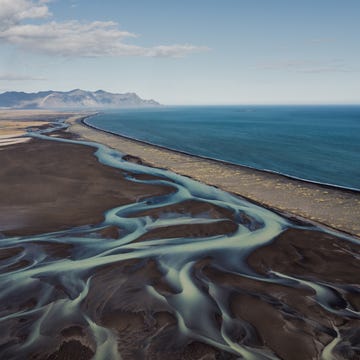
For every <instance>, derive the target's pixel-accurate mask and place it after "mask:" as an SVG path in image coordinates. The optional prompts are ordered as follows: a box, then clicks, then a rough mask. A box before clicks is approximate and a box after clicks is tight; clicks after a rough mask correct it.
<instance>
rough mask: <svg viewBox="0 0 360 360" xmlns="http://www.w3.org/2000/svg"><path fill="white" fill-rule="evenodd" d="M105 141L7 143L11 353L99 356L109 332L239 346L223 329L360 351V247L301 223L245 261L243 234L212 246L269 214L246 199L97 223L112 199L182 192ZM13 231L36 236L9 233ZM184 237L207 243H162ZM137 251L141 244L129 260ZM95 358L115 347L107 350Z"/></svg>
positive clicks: (185, 350) (7, 331)
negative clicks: (120, 157) (241, 205)
mask: <svg viewBox="0 0 360 360" xmlns="http://www.w3.org/2000/svg"><path fill="white" fill-rule="evenodd" d="M57 136H61V132H60V133H58V134H57ZM68 137H69V136H68ZM70 138H71V136H70ZM93 152H94V149H92V148H89V147H86V146H81V145H73V144H63V143H56V142H51V141H45V140H32V141H31V142H30V143H27V144H20V145H12V146H9V147H7V148H3V149H1V150H0V164H1V172H0V180H1V186H0V199H1V202H0V232H1V233H2V234H3V235H4V236H3V239H1V240H0V245H2V244H5V245H4V246H1V247H0V276H2V275H3V276H4V277H3V278H1V277H0V290H1V291H0V320H1V321H0V334H1V336H0V358H1V359H2V358H4V359H37V360H38V359H47V360H60V359H64V360H65V359H77V360H82V359H84V360H85V359H91V358H92V357H93V356H95V355H96V351H97V349H99V348H101V346H102V345H104V344H106V343H107V342H108V341H110V342H111V341H113V343H114V344H115V350H117V351H118V352H119V353H120V354H121V357H122V359H124V360H132V359H164V360H165V359H166V360H167V359H172V360H180V359H188V360H192V359H198V360H210V359H213V360H215V359H216V360H218V359H223V360H230V359H238V358H241V356H240V355H239V354H236V351H230V350H229V348H227V349H223V348H221V346H217V345H216V341H215V342H211V341H209V339H210V338H212V337H213V338H214V339H215V340H219V339H218V337H219V336H220V335H219V334H223V333H224V334H227V336H229V338H230V341H231V342H233V343H234V344H240V345H241V346H243V347H244V348H245V349H255V350H259V351H260V352H261V354H262V355H263V356H265V355H268V356H273V357H274V358H280V359H289V360H298V359H299V360H302V359H304V360H305V359H321V358H322V357H323V358H326V356H325V355H327V354H330V356H329V357H328V359H339V360H340V359H360V348H359V343H360V330H359V329H360V323H359V316H358V315H356V311H359V309H360V288H359V284H360V275H359V274H360V266H359V258H360V247H359V245H357V244H354V243H352V242H349V241H346V240H343V239H340V238H338V237H336V236H334V235H329V234H326V233H324V232H322V231H317V230H316V229H314V228H309V229H304V228H303V229H299V228H292V227H289V228H288V229H287V230H285V231H284V232H282V233H281V234H280V235H277V236H276V238H275V239H274V241H273V242H270V243H268V244H266V245H264V246H262V247H260V248H258V249H256V250H255V251H253V252H252V253H250V255H249V256H248V257H246V258H245V259H243V258H242V251H243V250H242V248H241V246H242V245H243V244H242V241H243V239H242V238H241V237H240V238H239V244H238V247H234V248H231V247H230V248H224V250H222V249H221V250H217V251H211V250H208V251H207V246H209V245H211V244H212V243H211V241H212V240H214V241H216V239H219V238H220V239H221V240H222V241H224V243H225V242H226V241H227V239H229V238H231V236H233V235H234V234H235V233H236V231H237V228H238V225H239V224H240V225H243V228H244V229H248V230H249V231H250V232H254V233H256V231H257V230H258V229H261V227H262V226H263V225H262V224H261V221H260V220H259V219H257V218H256V217H252V216H251V215H249V214H247V213H246V211H245V210H244V211H243V212H238V213H235V212H234V211H232V210H231V209H230V208H229V207H227V206H226V204H225V205H223V206H221V204H217V205H215V204H212V203H210V202H207V201H206V199H203V200H201V199H188V200H183V201H179V202H177V203H174V204H166V205H163V206H159V207H157V208H151V209H146V210H141V211H133V212H130V213H129V214H128V215H127V217H126V221H128V222H129V224H132V223H131V222H132V221H136V220H137V219H142V220H141V221H143V223H144V224H145V223H146V221H148V222H149V223H151V224H152V225H156V224H157V223H156V221H158V220H159V219H160V220H161V219H166V220H171V219H179V220H183V219H186V218H187V217H191V218H193V219H208V220H213V221H212V222H209V223H199V224H195V223H189V224H181V223H179V224H176V223H173V224H170V225H169V224H166V223H165V225H164V226H154V227H151V226H150V227H149V228H147V229H146V231H144V233H138V234H137V235H136V236H135V235H134V237H133V238H132V239H131V241H130V242H129V243H126V242H124V244H125V245H124V244H122V243H119V241H120V242H121V241H124V239H126V237H127V236H129V235H130V236H131V235H132V231H134V232H135V230H136V229H135V227H134V229H132V228H131V227H130V228H126V226H125V227H122V226H116V225H109V224H104V225H101V224H99V223H101V222H102V220H103V218H104V216H103V213H104V211H106V210H108V209H111V208H113V207H116V206H119V205H121V204H131V203H136V202H137V201H139V200H140V199H144V198H148V197H150V196H156V195H164V194H171V193H173V192H174V191H175V187H173V186H171V181H169V183H168V185H166V186H164V185H151V184H146V183H134V182H131V181H129V180H126V179H125V178H124V172H123V171H120V170H116V169H113V168H110V167H107V166H104V165H101V164H100V163H99V162H98V161H97V159H96V158H95V156H94V155H93ZM129 160H132V161H134V162H138V161H137V160H136V159H135V160H134V159H129ZM127 175H129V174H128V173H127ZM132 176H133V177H134V178H135V179H137V180H144V181H147V180H149V181H153V180H158V179H159V177H157V176H154V175H152V174H132ZM149 219H151V221H152V222H151V221H150V220H149ZM139 221H140V220H139ZM92 224H94V225H93V226H90V225H92ZM81 225H86V226H84V227H83V228H79V229H76V230H74V231H72V230H68V232H64V234H60V235H56V234H52V235H51V236H46V237H44V238H41V237H36V236H35V237H31V236H29V235H30V234H37V233H40V234H42V233H45V232H50V231H57V230H62V229H70V228H72V227H76V226H81ZM296 225H297V226H300V225H301V223H297V224H296ZM1 229H2V230H1ZM135 233H136V232H135ZM12 235H26V237H25V238H19V239H14V241H13V242H11V239H10V240H9V238H8V236H12ZM221 236H222V237H221ZM172 238H180V240H181V238H190V239H191V242H196V241H199V242H200V244H202V243H201V241H202V239H204V242H203V244H204V245H203V249H204V251H203V252H201V251H200V252H199V251H198V250H196V251H193V252H191V251H190V252H189V254H187V253H186V246H187V244H186V242H185V240H186V239H183V240H184V243H183V244H182V245H181V246H182V247H183V249H184V253H185V255H186V256H184V255H183V253H182V252H181V250H182V248H181V247H180V251H179V248H176V247H175V249H177V251H179V252H178V253H173V251H172V249H170V250H169V251H168V252H166V251H164V252H163V253H161V252H160V251H161V249H162V247H161V245H159V246H158V248H159V253H156V252H155V253H154V254H155V255H151V248H152V247H153V248H155V249H156V246H157V245H156V244H158V243H159V242H160V243H161V242H165V244H166V246H170V245H171V241H172ZM6 241H9V242H8V243H6ZM149 243H153V245H149V247H147V245H146V244H149ZM6 244H7V245H6ZM142 249H145V250H146V251H150V252H149V254H150V255H143V254H141V251H142ZM149 249H150V250H149ZM239 249H240V250H239ZM136 251H139V252H138V254H139V255H138V256H135V257H134V258H129V259H126V255H127V254H131V253H132V252H136ZM107 252H108V253H107ZM177 254H178V255H177ZM116 256H119V259H117V257H116ZM121 256H125V258H121ZM167 256H170V257H171V259H172V260H173V262H174V268H175V263H176V262H177V261H179V263H181V261H184V264H182V265H179V264H176V265H178V266H179V268H180V270H181V276H180V275H179V274H175V275H174V274H173V276H170V275H171V269H167V268H166V265H167V264H168V263H167V262H166V258H167ZM112 257H114V258H112ZM237 258H238V261H235V263H234V260H236V259H237ZM102 260H106V261H103V262H101V261H102ZM242 262H244V265H241V264H242ZM77 264H78V265H79V268H76V266H77ZM189 264H190V265H191V268H190V270H189V272H188V273H187V272H186V271H185V270H186V267H187V266H188V265H189ZM237 265H238V267H237ZM52 266H53V267H52ZM246 266H248V267H249V269H250V270H249V269H248V268H247V267H246ZM44 268H45V270H43V269H44ZM184 269H185V270H184ZM27 271H28V272H27ZM169 274H170V275H169ZM249 274H250V275H249ZM178 275H179V277H177V276H178ZM281 276H283V278H282V279H280V277H281ZM286 277H287V278H286ZM289 278H294V279H296V281H292V280H289ZM179 279H180V280H181V281H179V282H178V280H179ZM187 281H190V282H191V284H189V283H188V282H187ZM298 281H304V283H299V282H298ZM179 284H180V285H181V286H180V285H179ZM314 284H315V285H316V284H317V285H321V286H324V287H325V288H326V289H327V290H329V291H330V292H331V296H330V295H328V296H327V297H326V299H327V300H328V301H329V308H328V309H326V308H324V301H322V300H321V299H317V298H316V292H315V290H314V288H313V286H314ZM191 286H194V290H193V291H191V289H190V291H189V288H190V287H191ZM197 291H198V292H197ZM183 294H187V297H185V298H182V297H181V296H182V295H183ZM194 309H195V310H194ZM349 309H350V310H351V311H353V313H351V312H349V311H348V310H349ZM193 310H194V311H193ZM345 310H346V311H347V312H346V311H345ZM188 312H191V313H190V316H189V317H188V318H187V322H186V325H187V326H188V328H189V329H192V331H193V333H192V335H189V334H188V335H184V332H183V331H181V326H180V322H179V314H182V315H183V316H185V315H186V314H187V313H188ZM334 341H335V342H336V344H335V343H334ZM331 344H334V346H332V349H331V350H330V351H328V352H327V351H325V352H324V349H328V348H331ZM97 356H98V358H100V359H112V358H113V357H112V356H110V357H109V355H108V353H107V354H106V353H105V352H104V353H100V354H99V353H98V354H97ZM244 358H247V357H246V356H245V355H244ZM249 358H250V357H249ZM253 358H255V359H256V358H260V357H256V356H255V357H253Z"/></svg>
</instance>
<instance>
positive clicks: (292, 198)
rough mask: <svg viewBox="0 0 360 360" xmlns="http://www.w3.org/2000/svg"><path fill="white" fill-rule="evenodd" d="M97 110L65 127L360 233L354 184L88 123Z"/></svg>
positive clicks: (287, 211) (292, 213)
mask: <svg viewBox="0 0 360 360" xmlns="http://www.w3.org/2000/svg"><path fill="white" fill-rule="evenodd" d="M94 115H96V114H90V115H88V116H86V117H85V118H81V119H76V120H75V121H67V123H68V124H69V125H70V126H69V128H68V129H67V131H69V132H72V133H75V134H76V135H78V136H79V137H80V138H83V139H84V140H90V141H95V142H99V143H103V144H105V145H107V146H110V147H112V148H115V149H116V150H118V151H120V152H122V153H124V154H127V155H131V156H134V157H135V158H139V159H141V161H142V162H144V164H146V165H149V166H152V167H157V168H163V169H167V170H169V171H172V172H175V173H178V174H180V175H183V176H187V177H190V178H193V179H194V180H197V181H200V182H203V183H206V184H208V185H211V186H214V187H218V188H220V189H222V190H224V191H227V192H230V193H234V194H236V195H238V196H240V197H242V198H244V199H246V200H248V201H251V202H253V203H255V204H257V205H259V206H262V207H265V208H267V209H270V210H272V211H274V212H277V213H279V214H282V215H284V216H285V217H288V218H293V219H294V218H295V219H299V220H300V221H303V222H307V223H310V224H315V225H319V226H323V227H328V228H329V229H331V230H334V231H340V232H342V233H345V234H348V235H350V236H354V237H356V238H359V237H360V224H359V223H358V219H359V218H360V192H359V191H357V190H355V189H348V188H341V187H336V186H332V185H327V184H318V183H316V182H311V181H306V180H301V179H296V178H293V177H289V176H286V175H282V174H278V173H273V172H268V171H264V170H258V169H253V168H250V167H246V166H242V165H237V164H232V163H227V162H225V161H222V160H215V159H210V158H206V157H201V156H197V155H192V154H187V153H184V152H181V151H177V150H172V149H168V148H166V147H162V146H159V145H153V144H150V143H147V142H144V141H140V140H136V139H132V138H129V137H126V136H123V135H118V134H115V133H112V132H110V131H106V130H102V129H98V128H97V127H95V126H93V125H89V124H88V123H87V122H86V121H85V120H86V118H88V117H91V116H94Z"/></svg>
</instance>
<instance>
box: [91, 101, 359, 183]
mask: <svg viewBox="0 0 360 360" xmlns="http://www.w3.org/2000/svg"><path fill="white" fill-rule="evenodd" d="M87 122H88V123H89V124H91V125H93V126H96V127H99V128H101V129H104V130H107V131H111V132H114V133H118V134H122V135H126V136H129V137H133V138H136V139H140V140H144V141H147V142H150V143H154V144H158V145H162V146H165V147H168V148H172V149H176V150H181V151H185V152H188V153H191V154H194V155H201V156H206V157H210V158H215V159H221V160H225V161H228V162H232V163H235V164H240V165H245V166H250V167H254V168H257V169H264V170H270V171H274V172H279V173H282V174H286V175H290V176H293V177H297V178H302V179H306V180H311V181H316V182H321V183H327V184H333V185H337V186H341V187H349V188H355V189H360V106H311V107H310V106H281V107H280V106H276V107H275V106H271V107H270V106H226V107H162V108H149V109H140V110H138V109H137V110H118V111H111V112H105V113H103V114H100V115H98V116H96V117H93V118H90V119H88V120H87Z"/></svg>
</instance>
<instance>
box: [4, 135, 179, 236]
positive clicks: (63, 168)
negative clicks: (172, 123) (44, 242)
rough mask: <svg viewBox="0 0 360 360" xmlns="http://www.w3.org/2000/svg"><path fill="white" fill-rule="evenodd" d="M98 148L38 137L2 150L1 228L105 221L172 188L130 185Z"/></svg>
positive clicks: (16, 231) (20, 230) (24, 230)
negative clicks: (97, 152)
mask: <svg viewBox="0 0 360 360" xmlns="http://www.w3.org/2000/svg"><path fill="white" fill-rule="evenodd" d="M93 153H94V149H93V148H90V147H86V146H81V145H73V144H63V143H56V142H51V141H46V140H32V141H31V142H30V143H29V144H18V145H12V146H9V147H7V148H4V149H2V150H0V164H1V172H0V181H1V186H0V199H1V202H0V232H2V233H4V234H7V235H27V234H36V233H42V232H50V231H57V230H62V229H66V228H70V227H74V226H78V225H89V224H96V223H99V222H101V221H102V219H103V212H104V211H106V210H108V209H111V208H113V207H115V206H119V205H122V204H127V203H132V202H134V201H136V200H138V199H141V198H145V197H148V196H152V195H159V194H165V193H169V192H171V191H172V189H171V188H169V187H160V186H154V185H144V184H135V183H131V185H130V183H129V181H128V180H126V179H124V176H123V173H122V172H121V171H120V170H116V169H112V168H110V167H108V166H105V165H102V164H100V163H99V162H98V161H97V159H96V157H95V156H94V155H93Z"/></svg>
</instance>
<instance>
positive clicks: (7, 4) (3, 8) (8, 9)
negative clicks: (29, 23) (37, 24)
mask: <svg viewBox="0 0 360 360" xmlns="http://www.w3.org/2000/svg"><path fill="white" fill-rule="evenodd" d="M47 16H50V12H49V8H48V7H47V5H46V1H36V2H33V1H30V0H0V29H4V28H5V29H6V28H7V27H10V26H12V25H14V24H18V23H19V22H21V21H23V20H27V19H42V18H45V17H47Z"/></svg>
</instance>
